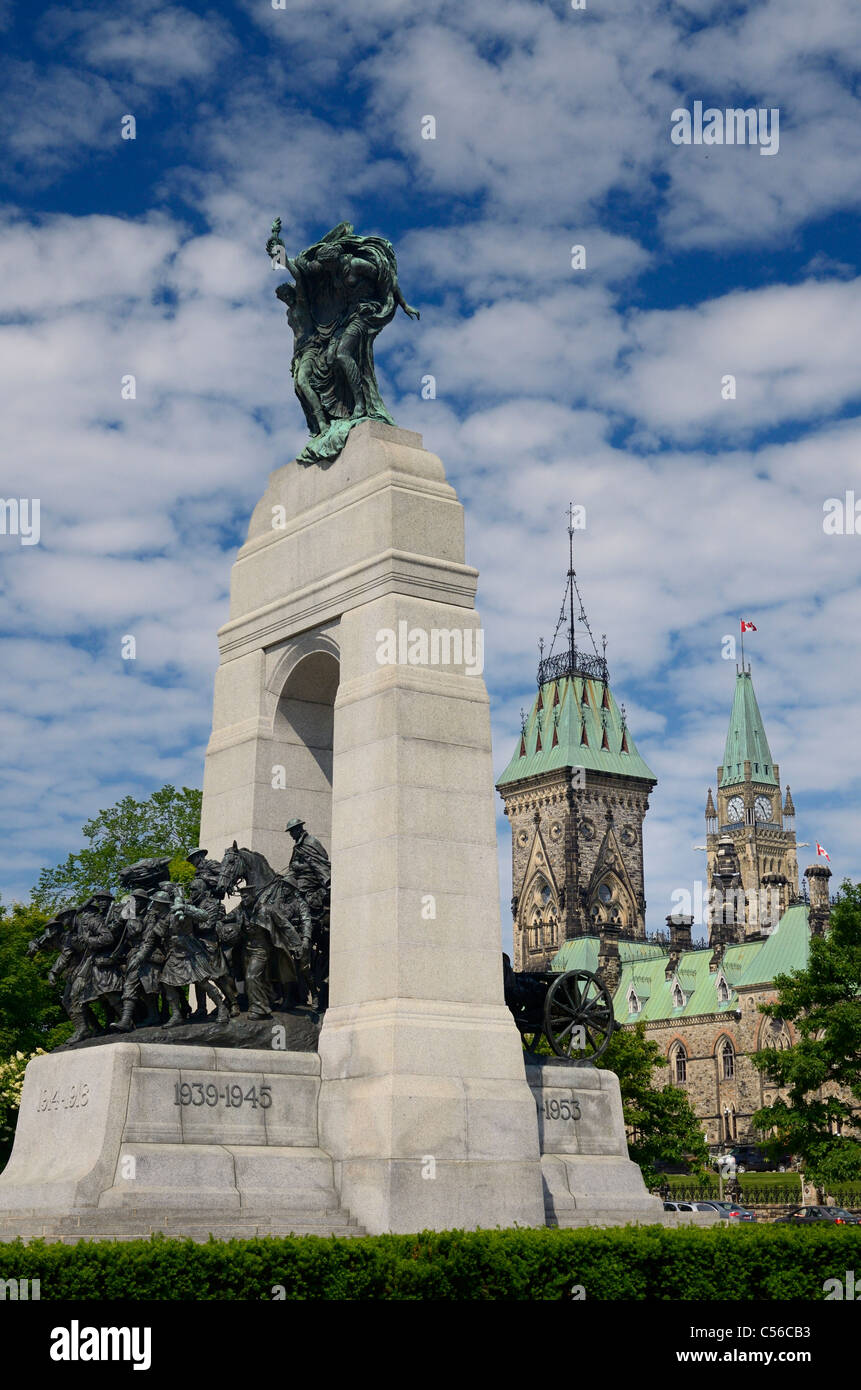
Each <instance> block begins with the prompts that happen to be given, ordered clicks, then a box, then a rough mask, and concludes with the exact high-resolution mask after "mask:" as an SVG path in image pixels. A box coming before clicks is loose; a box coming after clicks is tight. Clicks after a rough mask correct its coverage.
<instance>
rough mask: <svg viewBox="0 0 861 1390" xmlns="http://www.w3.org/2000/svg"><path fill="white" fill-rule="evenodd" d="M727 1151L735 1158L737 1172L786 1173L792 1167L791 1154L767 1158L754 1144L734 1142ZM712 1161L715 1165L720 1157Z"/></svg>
mask: <svg viewBox="0 0 861 1390" xmlns="http://www.w3.org/2000/svg"><path fill="white" fill-rule="evenodd" d="M728 1152H729V1153H730V1154H731V1156H732V1157H733V1158H734V1159H735V1171H736V1172H737V1173H786V1172H788V1171H789V1169H790V1168H791V1167H792V1155H791V1154H779V1155H778V1157H777V1158H768V1157H767V1155H766V1154H765V1153H764V1152H763V1150H762V1149H760V1148H757V1146H756V1144H736V1145H734V1146H733V1147H732V1148H731V1149H729V1150H728ZM714 1162H715V1165H717V1164H718V1163H719V1162H720V1158H717V1159H715V1160H714Z"/></svg>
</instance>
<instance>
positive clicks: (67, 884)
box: [33, 786, 203, 912]
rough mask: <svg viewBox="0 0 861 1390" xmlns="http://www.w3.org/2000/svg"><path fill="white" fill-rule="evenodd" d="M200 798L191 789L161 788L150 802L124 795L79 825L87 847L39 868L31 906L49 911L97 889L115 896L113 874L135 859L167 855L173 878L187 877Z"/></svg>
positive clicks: (197, 836)
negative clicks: (51, 865)
mask: <svg viewBox="0 0 861 1390" xmlns="http://www.w3.org/2000/svg"><path fill="white" fill-rule="evenodd" d="M202 800H203V794H202V793H201V792H200V791H198V790H197V789H196V788H194V787H183V788H182V791H177V789H176V787H171V786H165V787H162V788H161V791H157V792H153V794H152V796H151V797H150V798H149V800H148V801H135V799H134V797H133V796H124V797H123V799H122V801H118V802H117V804H116V805H115V806H111V807H109V809H108V810H107V811H100V812H99V814H98V815H97V816H96V817H95V818H94V819H93V820H91V821H87V823H86V825H85V826H84V827H83V831H82V833H83V835H84V837H85V838H86V839H87V840H89V842H90V843H89V846H88V847H87V848H85V849H82V850H80V851H79V852H78V853H77V854H70V855H69V857H68V859H67V860H66V862H65V863H64V864H59V865H58V866H57V868H55V869H43V870H42V872H41V874H40V875H39V882H38V883H37V885H36V887H35V888H34V890H33V902H34V904H35V905H36V906H37V907H38V908H39V909H40V910H42V911H45V912H49V911H53V910H54V909H55V908H57V907H59V906H60V905H61V904H69V905H72V904H75V903H79V902H81V901H82V900H83V899H84V898H87V897H88V896H89V895H90V893H93V892H95V890H96V889H97V888H107V889H109V890H110V891H111V892H116V890H117V888H118V887H119V886H120V885H119V879H118V877H117V875H118V874H119V871H120V869H122V868H125V866H126V865H127V864H133V863H134V861H135V860H136V859H148V858H155V857H157V856H159V855H171V857H173V858H176V860H177V863H176V865H175V866H174V865H171V874H172V877H175V878H183V877H189V876H190V873H191V872H193V871H191V870H190V866H182V865H181V862H180V860H181V856H182V855H183V854H184V853H185V852H186V851H187V850H189V849H193V848H194V847H195V846H196V845H197V843H198V838H199V835H200V810H201V803H202Z"/></svg>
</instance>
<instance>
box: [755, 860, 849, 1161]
mask: <svg viewBox="0 0 861 1390" xmlns="http://www.w3.org/2000/svg"><path fill="white" fill-rule="evenodd" d="M774 985H775V988H776V989H777V991H778V995H779V997H778V1000H777V1002H776V1003H774V1004H760V1006H759V1007H760V1012H761V1013H764V1014H766V1015H767V1016H768V1017H769V1018H776V1019H784V1020H786V1021H787V1022H790V1023H792V1024H793V1026H794V1027H795V1029H796V1030H797V1032H798V1034H799V1041H798V1042H797V1043H795V1045H794V1046H792V1047H789V1048H786V1049H785V1050H777V1049H775V1048H767V1049H765V1050H764V1051H762V1052H759V1053H757V1054H756V1056H755V1057H754V1058H753V1061H754V1065H755V1066H757V1067H758V1068H759V1070H760V1071H762V1072H764V1073H765V1074H766V1075H767V1076H768V1077H769V1078H770V1079H771V1080H772V1081H773V1082H774V1083H775V1084H776V1085H779V1086H780V1087H781V1088H782V1089H783V1090H785V1091H786V1096H785V1097H780V1098H778V1099H777V1100H775V1101H774V1102H773V1104H771V1105H767V1106H765V1107H764V1108H763V1109H762V1110H758V1111H757V1113H756V1114H755V1115H754V1117H753V1122H754V1124H755V1125H756V1126H757V1128H758V1129H760V1130H762V1131H764V1132H769V1131H770V1132H771V1133H772V1134H773V1141H772V1142H773V1145H774V1146H775V1147H780V1148H784V1149H788V1150H789V1152H790V1153H794V1154H797V1155H798V1156H799V1157H800V1158H801V1159H802V1160H803V1166H804V1171H805V1174H806V1175H807V1176H808V1177H809V1178H811V1179H812V1180H813V1182H814V1183H816V1184H817V1186H820V1187H828V1186H837V1185H839V1184H841V1183H844V1182H850V1181H854V1180H856V1179H858V1178H861V1143H859V1140H858V1137H857V1128H856V1133H855V1135H852V1134H851V1133H850V1132H849V1131H851V1130H852V1128H853V1126H855V1127H857V1126H858V1124H859V1111H861V884H852V883H850V882H849V881H848V880H847V881H846V882H844V884H843V886H842V889H841V896H840V900H839V901H838V902H837V903H836V904H835V906H834V908H833V910H832V913H831V925H830V928H829V931H828V934H827V935H826V936H814V937H811V940H810V958H809V960H808V964H807V968H806V969H804V970H793V971H791V972H790V974H788V975H778V976H776V977H775V980H774ZM823 1087H827V1089H828V1091H829V1092H831V1091H832V1090H833V1089H834V1088H838V1087H839V1088H840V1094H839V1095H832V1094H828V1095H826V1096H824V1097H823V1096H822V1095H821V1094H820V1091H821V1088H823ZM839 1128H842V1129H843V1130H844V1133H842V1134H839V1133H834V1130H835V1129H839Z"/></svg>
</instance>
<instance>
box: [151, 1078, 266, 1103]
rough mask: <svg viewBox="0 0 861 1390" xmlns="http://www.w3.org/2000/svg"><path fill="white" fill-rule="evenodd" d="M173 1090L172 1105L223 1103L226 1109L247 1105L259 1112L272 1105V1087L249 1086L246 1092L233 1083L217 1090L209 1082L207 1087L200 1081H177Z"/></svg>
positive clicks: (235, 1082)
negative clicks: (258, 1109) (258, 1108)
mask: <svg viewBox="0 0 861 1390" xmlns="http://www.w3.org/2000/svg"><path fill="white" fill-rule="evenodd" d="M173 1090H174V1102H173V1103H174V1105H217V1104H218V1102H219V1101H223V1102H224V1104H225V1105H226V1106H227V1107H228V1109H230V1108H235V1107H236V1106H237V1105H245V1104H246V1103H247V1104H249V1105H251V1106H252V1108H253V1109H254V1110H256V1109H257V1107H258V1105H259V1106H260V1109H261V1110H268V1109H269V1107H270V1105H271V1104H272V1087H271V1086H266V1085H263V1086H249V1088H248V1090H247V1091H246V1090H245V1089H244V1088H243V1087H242V1086H241V1085H240V1084H239V1083H238V1082H237V1081H234V1082H232V1083H231V1085H229V1086H222V1087H221V1089H220V1090H219V1088H218V1087H217V1086H216V1085H215V1084H214V1083H213V1082H211V1081H210V1082H208V1083H207V1085H204V1084H203V1082H202V1081H177V1082H176V1083H175V1085H174V1088H173Z"/></svg>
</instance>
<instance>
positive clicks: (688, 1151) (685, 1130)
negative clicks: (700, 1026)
mask: <svg viewBox="0 0 861 1390" xmlns="http://www.w3.org/2000/svg"><path fill="white" fill-rule="evenodd" d="M598 1065H599V1066H601V1067H604V1068H606V1070H607V1071H613V1072H615V1073H616V1075H617V1076H618V1078H619V1088H620V1090H621V1092H622V1112H623V1114H624V1117H625V1123H626V1124H627V1125H628V1126H629V1127H630V1134H631V1137H630V1139H629V1141H628V1152H629V1154H630V1155H631V1158H632V1159H633V1160H634V1162H635V1163H638V1164H639V1165H640V1168H641V1169H642V1171H643V1177H644V1178H645V1180H646V1183H647V1185H651V1184H652V1183H654V1182H655V1181H656V1179H657V1176H658V1174H657V1170H656V1168H655V1164H656V1163H657V1162H658V1161H659V1160H660V1161H663V1162H669V1163H680V1162H689V1163H690V1164H691V1167H692V1169H693V1171H694V1172H697V1173H704V1172H705V1165H706V1161H707V1159H708V1149H707V1148H706V1142H705V1138H704V1137H703V1131H702V1127H701V1124H700V1121H699V1120H698V1119H697V1116H696V1113H695V1112H694V1110H693V1109H692V1108H691V1103H690V1101H689V1100H688V1096H687V1092H686V1091H683V1090H682V1089H681V1087H679V1086H673V1085H672V1084H671V1083H667V1084H666V1085H664V1086H655V1084H654V1082H653V1080H652V1073H653V1072H654V1070H655V1068H656V1067H661V1066H665V1065H666V1059H665V1058H664V1057H663V1055H662V1053H661V1049H660V1048H659V1047H658V1044H657V1043H656V1042H653V1041H652V1039H651V1038H647V1037H646V1025H645V1023H643V1022H642V1021H641V1022H640V1023H638V1024H636V1026H635V1027H634V1028H631V1029H628V1028H620V1029H617V1030H616V1032H615V1033H614V1034H613V1036H612V1038H611V1039H610V1043H609V1046H608V1048H607V1051H606V1052H605V1053H604V1055H603V1056H602V1057H601V1058H600V1060H599V1063H598Z"/></svg>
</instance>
